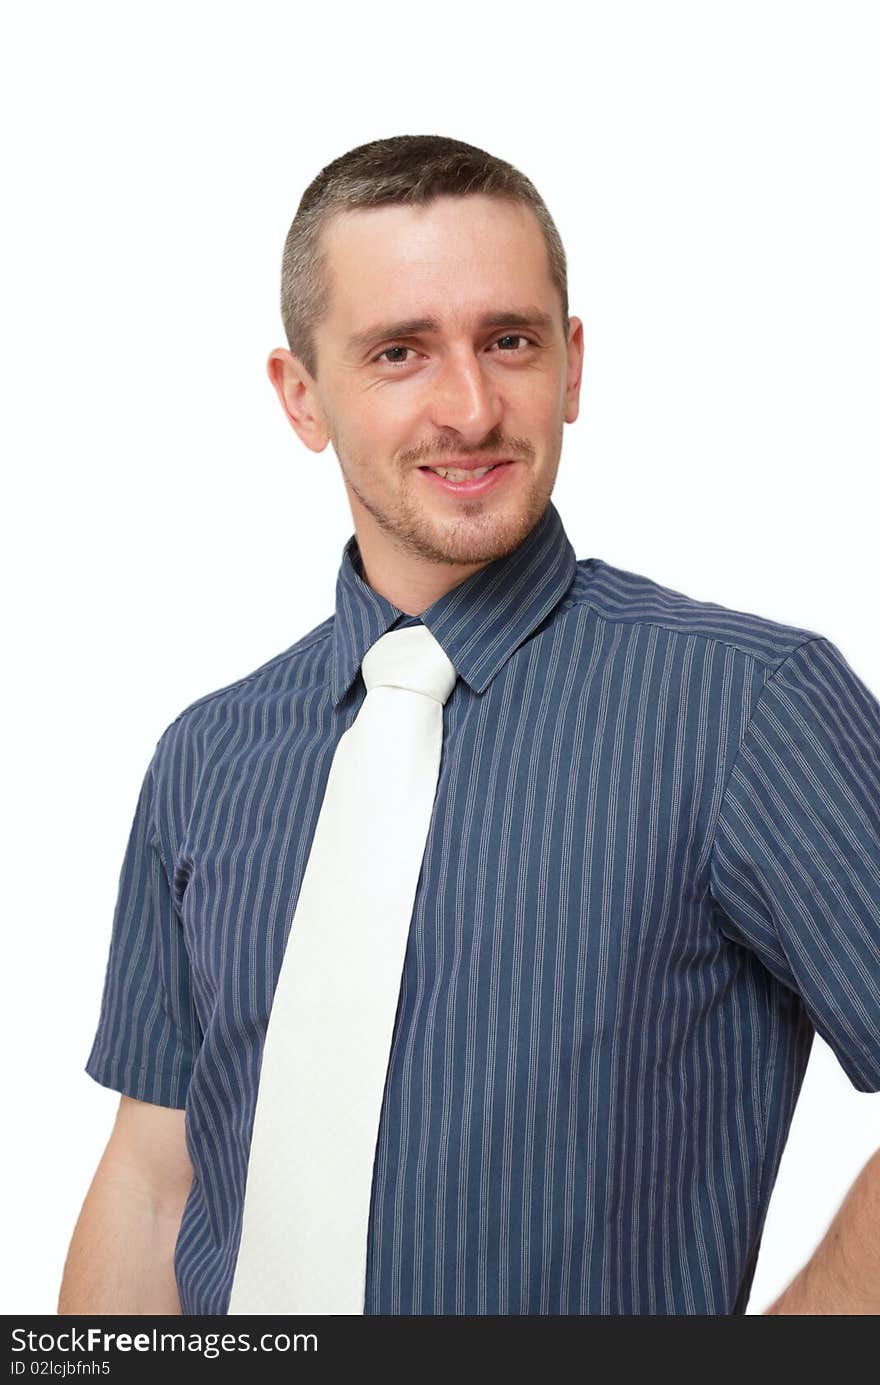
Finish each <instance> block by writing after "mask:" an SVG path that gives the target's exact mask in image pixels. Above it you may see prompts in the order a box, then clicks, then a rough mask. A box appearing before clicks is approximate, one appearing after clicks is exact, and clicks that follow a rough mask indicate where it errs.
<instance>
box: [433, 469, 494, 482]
mask: <svg viewBox="0 0 880 1385" xmlns="http://www.w3.org/2000/svg"><path fill="white" fill-rule="evenodd" d="M430 469H431V471H435V472H436V473H437V475H438V476H442V477H443V479H444V480H445V481H477V480H479V478H480V477H481V476H486V475H487V474H488V473H489V472H490V471H493V470H494V467H491V466H481V467H478V468H477V470H476V471H463V470H462V469H461V468H455V469H453V468H452V467H439V466H432V467H431V468H430Z"/></svg>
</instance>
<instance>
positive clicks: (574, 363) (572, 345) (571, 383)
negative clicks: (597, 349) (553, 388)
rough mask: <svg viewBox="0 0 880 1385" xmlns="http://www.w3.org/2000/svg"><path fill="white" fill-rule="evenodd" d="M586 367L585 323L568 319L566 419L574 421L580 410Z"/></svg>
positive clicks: (573, 318) (576, 318) (567, 421)
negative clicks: (584, 369) (583, 376)
mask: <svg viewBox="0 0 880 1385" xmlns="http://www.w3.org/2000/svg"><path fill="white" fill-rule="evenodd" d="M583 367H584V324H583V322H582V321H581V319H580V318H579V317H570V318H569V319H568V373H567V379H566V386H565V421H566V423H574V421H575V419H576V418H577V416H578V413H579V411H580V398H581V376H582V373H583Z"/></svg>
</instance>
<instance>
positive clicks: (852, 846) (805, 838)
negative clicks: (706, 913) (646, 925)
mask: <svg viewBox="0 0 880 1385" xmlns="http://www.w3.org/2000/svg"><path fill="white" fill-rule="evenodd" d="M709 889H710V894H711V896H712V898H713V900H714V902H715V904H716V905H717V907H718V909H719V910H720V911H721V917H720V920H719V926H720V927H721V929H722V931H723V932H725V933H726V934H728V935H729V936H730V937H731V938H733V939H734V941H737V942H740V943H743V944H744V945H745V946H747V947H749V948H750V949H752V950H753V951H754V952H755V953H756V954H757V955H758V957H759V958H760V959H761V961H762V962H763V963H764V964H765V966H766V967H767V968H768V969H769V970H770V971H771V972H772V973H773V974H774V976H776V977H777V979H778V980H780V981H781V982H783V983H784V984H785V985H786V986H788V987H789V988H790V989H792V990H793V991H795V992H797V994H798V995H799V996H800V997H801V999H802V1001H803V1005H804V1008H805V1009H806V1011H807V1013H808V1015H809V1017H810V1020H811V1021H812V1024H813V1027H814V1029H815V1030H816V1032H818V1033H819V1034H821V1036H822V1038H823V1039H824V1040H825V1041H826V1042H827V1043H828V1044H829V1046H830V1047H831V1049H832V1050H833V1051H834V1053H835V1054H836V1056H837V1058H838V1060H839V1062H840V1064H841V1066H842V1067H843V1069H844V1071H845V1072H846V1074H847V1076H848V1077H849V1078H850V1081H851V1082H852V1084H853V1086H854V1087H855V1088H856V1089H857V1090H858V1091H862V1092H875V1091H878V1090H880V704H878V701H877V698H876V697H875V696H874V694H873V693H872V692H871V691H870V690H869V689H868V688H867V687H866V686H865V684H864V683H863V682H862V681H861V680H860V679H859V678H858V677H857V675H856V674H855V673H854V672H853V670H852V669H851V668H850V666H849V664H848V663H847V662H846V660H845V659H844V657H843V655H842V654H841V652H840V650H839V649H838V648H837V646H836V645H834V644H832V643H831V641H830V640H828V639H825V638H824V637H823V636H816V637H815V638H812V639H810V640H807V641H805V642H804V643H803V644H801V645H799V646H798V648H797V649H795V650H794V651H793V652H792V653H791V654H790V655H789V656H788V657H787V658H786V659H785V660H784V661H783V662H782V664H780V666H779V668H778V669H776V671H775V673H774V674H773V675H772V676H771V677H770V678H768V680H767V682H766V683H765V684H764V687H763V689H762V691H761V694H760V697H759V698H758V701H757V702H756V704H755V707H754V709H753V712H752V715H751V718H750V720H749V724H748V727H747V729H746V732H745V735H744V737H743V741H742V743H741V745H740V747H739V750H738V753H737V757H736V760H735V762H734V765H733V768H732V770H731V772H730V775H729V778H728V781H727V784H726V786H725V789H724V794H723V797H722V802H721V806H720V810H719V816H718V820H717V823H716V828H715V833H714V839H713V845H712V853H711V861H710V872H709Z"/></svg>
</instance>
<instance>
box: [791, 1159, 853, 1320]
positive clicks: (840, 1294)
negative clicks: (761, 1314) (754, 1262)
mask: <svg viewBox="0 0 880 1385" xmlns="http://www.w3.org/2000/svg"><path fill="white" fill-rule="evenodd" d="M783 1313H786V1314H788V1313H792V1314H840V1315H850V1314H858V1315H861V1314H878V1313H880V1150H877V1152H876V1153H875V1154H873V1155H872V1156H871V1158H870V1159H869V1160H868V1162H867V1164H866V1165H865V1167H864V1168H863V1169H862V1171H861V1173H860V1174H859V1176H858V1178H857V1179H856V1181H855V1182H854V1183H853V1185H852V1187H851V1188H850V1190H849V1192H848V1193H847V1195H846V1197H845V1198H844V1200H843V1202H842V1204H841V1206H840V1210H839V1211H838V1213H837V1215H836V1216H835V1218H834V1220H833V1221H832V1223H831V1225H830V1227H829V1228H828V1231H827V1232H826V1234H825V1236H824V1238H823V1240H822V1241H821V1243H820V1244H819V1246H818V1247H817V1249H816V1251H815V1253H814V1254H813V1256H812V1257H811V1258H810V1260H809V1261H808V1262H807V1264H806V1265H805V1266H804V1268H803V1269H802V1270H801V1271H800V1273H799V1274H798V1275H797V1276H796V1277H795V1278H794V1279H793V1280H792V1282H791V1283H790V1284H789V1285H788V1287H787V1289H786V1290H785V1291H784V1293H782V1294H781V1295H780V1296H779V1298H777V1299H776V1301H775V1302H774V1303H773V1304H772V1305H771V1307H769V1308H767V1309H766V1310H765V1314H768V1315H769V1314H783Z"/></svg>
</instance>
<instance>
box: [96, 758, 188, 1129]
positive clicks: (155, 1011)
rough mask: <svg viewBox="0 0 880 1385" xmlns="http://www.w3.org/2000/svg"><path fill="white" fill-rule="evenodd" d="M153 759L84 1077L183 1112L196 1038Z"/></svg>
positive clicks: (127, 859) (125, 868)
mask: <svg viewBox="0 0 880 1385" xmlns="http://www.w3.org/2000/svg"><path fill="white" fill-rule="evenodd" d="M159 745H160V746H161V741H160V743H159ZM158 756H159V747H157V750H156V753H155V754H154V756H153V759H152V760H151V762H150V765H149V766H148V768H147V772H146V774H145V776H144V780H143V783H142V785H141V790H140V794H139V797H138V801H137V806H136V809H135V814H134V820H133V822H132V826H131V830H130V833H129V838H128V845H127V847H126V850H125V854H124V857H123V861H122V868H121V870H120V874H119V884H118V892H117V897H116V905H115V911H114V915H113V921H112V929H111V935H110V945H109V953H108V958H107V967H106V973H105V977H104V990H103V996H102V1000H101V1010H100V1018H99V1020H98V1028H97V1032H96V1034H95V1038H94V1042H93V1044H92V1049H91V1053H90V1054H89V1057H88V1060H87V1062H86V1065H85V1071H86V1072H87V1073H88V1074H89V1076H90V1077H93V1078H94V1079H95V1081H96V1082H100V1083H101V1084H102V1085H103V1086H105V1087H112V1088H113V1089H114V1090H115V1091H118V1092H122V1093H123V1094H124V1095H126V1096H131V1097H136V1098H138V1099H139V1100H141V1101H149V1102H152V1103H154V1104H155V1105H157V1106H173V1107H178V1108H182V1107H184V1106H185V1104H186V1094H187V1089H188V1087H189V1081H190V1077H191V1075H192V1069H193V1064H194V1061H195V1057H196V1054H197V1052H198V1048H199V1046H200V1042H201V1035H200V1029H199V1024H198V1020H197V1017H196V1012H195V1007H194V1004H193V996H192V987H191V975H190V964H189V957H188V954H187V951H186V948H185V946H184V937H183V926H182V923H181V920H180V916H179V914H178V913H177V910H176V908H175V905H174V901H173V894H172V881H171V878H170V877H169V871H168V867H167V865H166V862H165V860H164V859H163V851H162V845H161V834H160V832H159V831H158V828H157V820H156V811H155V810H156V798H157V794H156V765H157V762H158Z"/></svg>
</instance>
